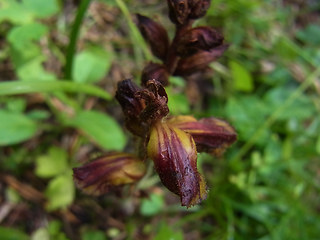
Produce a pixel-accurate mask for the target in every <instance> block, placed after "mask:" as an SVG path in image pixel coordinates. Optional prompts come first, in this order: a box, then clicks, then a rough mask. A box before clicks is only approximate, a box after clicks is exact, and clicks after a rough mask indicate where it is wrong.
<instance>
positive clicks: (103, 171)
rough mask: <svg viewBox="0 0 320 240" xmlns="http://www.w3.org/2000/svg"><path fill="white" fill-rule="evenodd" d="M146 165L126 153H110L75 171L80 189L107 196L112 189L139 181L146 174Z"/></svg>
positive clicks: (74, 175)
mask: <svg viewBox="0 0 320 240" xmlns="http://www.w3.org/2000/svg"><path fill="white" fill-rule="evenodd" d="M145 171H146V168H145V165H144V163H143V162H142V161H141V160H139V159H137V158H135V157H134V156H132V155H130V154H126V153H117V152H113V153H109V154H107V155H105V156H103V157H99V158H98V159H96V160H94V161H92V162H90V163H88V164H86V165H84V166H82V167H78V168H74V169H73V178H74V181H75V183H76V185H77V187H78V188H80V189H81V190H83V191H84V192H85V193H87V194H90V195H95V196H99V195H102V194H105V193H107V192H108V191H109V189H110V188H112V187H116V186H121V185H124V184H130V183H134V182H136V181H138V180H139V179H140V178H142V177H143V176H144V174H145Z"/></svg>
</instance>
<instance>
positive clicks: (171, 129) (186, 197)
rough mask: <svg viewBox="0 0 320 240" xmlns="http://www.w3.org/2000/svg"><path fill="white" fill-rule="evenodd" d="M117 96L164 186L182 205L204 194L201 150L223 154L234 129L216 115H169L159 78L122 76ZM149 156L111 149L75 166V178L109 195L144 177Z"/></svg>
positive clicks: (85, 188) (81, 185)
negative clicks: (143, 82)
mask: <svg viewBox="0 0 320 240" xmlns="http://www.w3.org/2000/svg"><path fill="white" fill-rule="evenodd" d="M116 99H117V100H118V101H119V103H120V105H121V107H122V110H123V113H124V115H125V121H126V126H127V127H128V130H129V131H131V132H132V133H133V134H134V135H136V136H138V137H140V138H141V139H142V140H143V141H142V142H143V146H144V150H145V152H146V158H149V159H152V160H153V162H154V166H155V170H156V172H157V173H158V174H159V177H160V180H161V182H162V183H163V185H165V186H166V187H167V188H168V189H169V190H170V191H171V192H173V193H175V194H177V195H178V196H179V197H180V200H181V205H182V206H187V207H190V206H193V205H195V204H198V203H200V202H201V200H203V199H205V198H206V195H207V186H206V183H205V180H204V177H203V176H202V175H201V174H200V173H199V172H198V169H197V153H198V152H203V151H204V152H209V153H211V154H214V155H219V154H221V153H222V152H223V151H224V150H225V149H226V148H227V147H229V146H230V145H231V144H232V143H233V142H234V141H236V138H237V134H236V132H235V131H234V129H233V128H232V127H231V126H230V125H229V124H228V123H227V122H225V121H223V120H220V119H217V118H203V119H200V120H197V119H195V118H194V117H192V116H174V117H170V116H169V117H168V116H167V115H168V113H169V109H168V106H167V102H168V97H167V94H166V91H165V89H164V88H163V86H162V85H161V84H160V83H159V82H157V81H155V80H149V81H147V83H146V87H145V88H141V87H139V86H137V85H136V84H134V83H133V82H132V81H131V80H130V79H127V80H124V81H121V82H120V83H119V84H118V90H117V93H116ZM145 161H146V159H143V160H140V159H138V158H137V157H135V156H133V155H131V154H126V153H118V152H114V153H109V154H107V155H105V156H103V157H100V158H98V159H96V160H94V161H92V162H91V163H88V164H86V165H84V166H82V167H79V168H75V169H74V180H75V182H76V185H77V186H78V187H79V188H80V189H82V190H83V191H84V192H86V193H88V194H92V195H101V194H105V193H107V192H108V191H109V190H110V189H112V188H114V187H118V186H122V185H124V184H131V183H134V182H136V181H138V180H139V179H141V178H142V176H143V175H144V173H145V166H144V162H145Z"/></svg>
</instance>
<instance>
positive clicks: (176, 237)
mask: <svg viewBox="0 0 320 240" xmlns="http://www.w3.org/2000/svg"><path fill="white" fill-rule="evenodd" d="M164 239H168V240H183V234H182V232H181V230H177V231H174V230H173V229H172V228H171V227H169V226H168V225H167V223H165V222H163V223H162V225H161V227H160V229H159V231H158V233H157V235H156V236H155V237H154V238H153V240H164Z"/></svg>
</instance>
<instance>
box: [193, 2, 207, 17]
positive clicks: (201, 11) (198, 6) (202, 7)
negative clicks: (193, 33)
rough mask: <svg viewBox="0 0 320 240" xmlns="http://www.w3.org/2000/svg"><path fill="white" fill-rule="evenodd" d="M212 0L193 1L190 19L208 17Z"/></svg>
mask: <svg viewBox="0 0 320 240" xmlns="http://www.w3.org/2000/svg"><path fill="white" fill-rule="evenodd" d="M210 2H211V0H191V1H190V3H189V6H190V14H189V18H190V19H197V18H201V17H203V16H204V15H206V13H207V10H208V8H209V7H210Z"/></svg>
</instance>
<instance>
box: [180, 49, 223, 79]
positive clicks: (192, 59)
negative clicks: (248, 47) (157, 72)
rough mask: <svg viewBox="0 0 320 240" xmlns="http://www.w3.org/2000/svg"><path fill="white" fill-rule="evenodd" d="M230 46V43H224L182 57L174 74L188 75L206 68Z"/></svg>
mask: <svg viewBox="0 0 320 240" xmlns="http://www.w3.org/2000/svg"><path fill="white" fill-rule="evenodd" d="M228 47H229V46H228V45H225V44H224V45H221V46H219V47H216V48H213V49H211V50H209V51H198V52H197V53H195V54H193V55H191V56H189V57H186V58H181V59H180V61H179V62H178V65H177V68H176V70H175V72H174V75H178V76H187V75H190V74H192V73H195V72H197V71H201V70H203V69H205V68H206V67H207V66H208V64H209V63H210V62H213V61H215V60H217V59H218V58H219V57H221V56H222V54H223V53H224V51H225V50H227V48H228Z"/></svg>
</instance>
